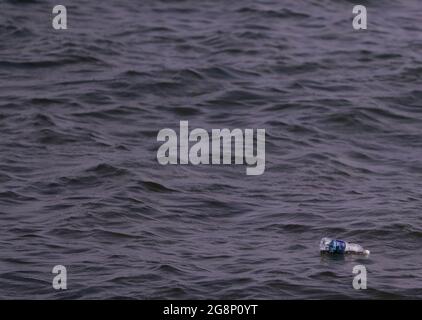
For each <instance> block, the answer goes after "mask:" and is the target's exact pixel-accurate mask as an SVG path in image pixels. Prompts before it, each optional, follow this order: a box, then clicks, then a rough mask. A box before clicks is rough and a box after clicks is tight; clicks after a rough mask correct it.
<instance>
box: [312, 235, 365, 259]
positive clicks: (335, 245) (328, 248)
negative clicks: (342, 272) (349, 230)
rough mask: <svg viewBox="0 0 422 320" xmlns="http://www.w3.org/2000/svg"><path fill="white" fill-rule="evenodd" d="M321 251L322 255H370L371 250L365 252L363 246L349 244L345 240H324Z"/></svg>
mask: <svg viewBox="0 0 422 320" xmlns="http://www.w3.org/2000/svg"><path fill="white" fill-rule="evenodd" d="M319 249H320V251H321V252H322V253H337V254H345V253H355V254H364V255H369V250H365V249H364V248H363V247H362V246H361V245H359V244H356V243H349V242H346V241H343V240H337V239H331V238H327V237H325V238H322V239H321V242H320V244H319Z"/></svg>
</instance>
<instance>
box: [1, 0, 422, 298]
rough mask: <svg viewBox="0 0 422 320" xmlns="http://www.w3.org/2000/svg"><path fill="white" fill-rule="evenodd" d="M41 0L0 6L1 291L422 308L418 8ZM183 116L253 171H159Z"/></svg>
mask: <svg viewBox="0 0 422 320" xmlns="http://www.w3.org/2000/svg"><path fill="white" fill-rule="evenodd" d="M55 4H59V3H56V2H54V1H42V0H38V1H37V0H33V1H29V0H27V1H6V0H0V137H1V138H0V148H1V149H0V150H1V151H0V297H1V298H86V299H91V298H118V297H120V298H122V297H127V298H148V299H155V298H269V299H292V298H312V299H314V298H415V297H417V298H422V269H421V266H422V212H421V208H422V179H421V178H422V55H421V53H422V24H421V19H422V2H421V1H420V0H399V1H392V0H391V1H389V0H385V1H359V2H358V3H355V2H352V1H327V0H325V1H319V0H313V1H305V0H289V1H287V0H286V1H275V0H273V1H236V2H235V1H222V0H213V1H211V0H209V1H205V0H204V1H193V0H190V1H152V0H151V1H150V0H146V1H130V0H119V1H117V0H112V1H103V2H96V4H94V2H93V1H92V2H90V3H88V1H82V0H78V1H74V0H73V1H67V0H66V1H60V4H63V5H66V6H67V9H68V27H69V29H68V30H66V31H56V30H53V28H52V27H51V20H52V14H51V10H52V7H53V5H55ZM354 4H364V5H366V6H367V8H368V28H369V29H368V30H367V31H354V30H353V29H352V23H351V21H352V17H353V15H352V7H353V5H354ZM180 120H188V121H189V124H190V126H191V128H196V127H201V128H205V129H207V130H211V129H212V128H217V129H218V128H230V129H233V128H242V129H245V128H255V129H256V128H264V129H266V134H267V135H266V159H267V161H266V171H265V173H264V174H263V175H261V176H247V175H246V174H245V167H244V166H241V165H240V166H239V165H238V166H227V165H226V166H216V165H213V166H206V165H204V166H192V165H189V166H161V165H159V164H158V163H157V160H156V152H157V149H158V147H159V144H158V143H157V141H156V138H157V133H158V131H159V130H161V129H163V128H166V127H169V128H174V129H176V130H177V131H178V125H179V121H180ZM323 236H333V237H339V238H343V239H346V240H351V241H354V242H358V243H361V244H362V245H364V246H365V247H366V248H368V249H370V250H371V255H370V256H369V257H368V258H362V257H350V256H349V257H345V258H343V259H342V258H327V257H325V258H324V257H321V256H320V255H319V252H318V249H319V248H318V244H319V240H320V239H321V237H323ZM58 264H62V265H65V266H66V267H67V270H68V290H67V291H62V292H57V291H55V290H53V288H52V286H51V281H52V278H53V275H52V273H51V270H52V268H53V266H54V265H58ZM357 264H363V265H365V266H366V267H367V269H368V289H367V290H366V291H365V290H361V291H356V290H354V289H353V288H352V280H353V274H352V268H353V266H355V265H357Z"/></svg>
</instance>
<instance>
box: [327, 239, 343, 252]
mask: <svg viewBox="0 0 422 320" xmlns="http://www.w3.org/2000/svg"><path fill="white" fill-rule="evenodd" d="M345 251H346V242H344V241H342V240H331V242H330V244H329V245H328V252H330V253H344V252H345Z"/></svg>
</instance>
